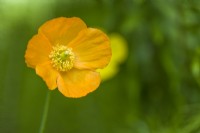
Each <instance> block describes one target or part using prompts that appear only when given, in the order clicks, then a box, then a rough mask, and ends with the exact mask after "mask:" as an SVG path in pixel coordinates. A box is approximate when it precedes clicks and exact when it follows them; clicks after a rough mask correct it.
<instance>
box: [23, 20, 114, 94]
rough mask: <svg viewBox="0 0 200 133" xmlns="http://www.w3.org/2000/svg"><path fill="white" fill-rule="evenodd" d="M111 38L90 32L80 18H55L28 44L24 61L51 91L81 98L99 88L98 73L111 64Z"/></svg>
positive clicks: (96, 31)
mask: <svg viewBox="0 0 200 133" xmlns="http://www.w3.org/2000/svg"><path fill="white" fill-rule="evenodd" d="M110 58H111V48H110V42H109V39H108V37H107V36H106V35H105V34H104V33H103V32H102V31H100V30H98V29H94V28H87V26H86V24H85V23H84V22H83V21H82V20H81V19H80V18H76V17H73V18H64V17H60V18H56V19H53V20H50V21H47V22H46V23H44V24H43V25H42V26H41V27H40V28H39V30H38V34H36V35H35V36H33V37H32V39H31V40H30V41H29V43H28V46H27V50H26V54H25V60H26V63H27V66H29V67H31V68H34V69H35V70H36V73H37V74H38V75H39V76H40V77H42V79H43V80H44V81H45V82H46V84H47V86H48V88H49V89H50V90H54V89H56V88H58V90H59V91H60V92H61V93H62V94H63V95H65V96H66V97H82V96H85V95H86V94H88V93H89V92H92V91H94V90H95V89H96V88H98V86H99V84H100V75H99V73H98V72H96V69H101V68H104V67H105V66H106V65H107V64H108V63H109V61H110Z"/></svg>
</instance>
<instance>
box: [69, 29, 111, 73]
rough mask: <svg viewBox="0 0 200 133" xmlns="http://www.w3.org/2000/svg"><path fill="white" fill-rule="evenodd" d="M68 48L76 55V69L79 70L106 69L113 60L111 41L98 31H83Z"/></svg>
mask: <svg viewBox="0 0 200 133" xmlns="http://www.w3.org/2000/svg"><path fill="white" fill-rule="evenodd" d="M68 47H71V48H72V49H73V52H74V53H75V56H76V58H75V61H74V67H76V68H78V69H97V68H104V67H105V66H106V65H107V64H108V63H109V61H110V58H111V48H110V42H109V39H108V37H107V36H106V35H105V34H104V33H103V32H102V31H100V30H98V29H93V28H88V29H85V30H82V31H81V32H80V33H79V34H78V36H77V37H76V38H75V39H74V40H73V41H72V42H70V43H69V45H68Z"/></svg>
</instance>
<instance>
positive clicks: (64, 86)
mask: <svg viewBox="0 0 200 133" xmlns="http://www.w3.org/2000/svg"><path fill="white" fill-rule="evenodd" d="M99 84H100V75H99V73H97V72H94V71H90V70H78V69H72V70H70V71H69V72H65V73H62V74H61V76H59V77H58V90H59V91H60V92H61V93H62V94H63V95H64V96H66V97H73V98H78V97H82V96H85V95H87V94H88V93H90V92H92V91H94V90H95V89H97V87H98V86H99Z"/></svg>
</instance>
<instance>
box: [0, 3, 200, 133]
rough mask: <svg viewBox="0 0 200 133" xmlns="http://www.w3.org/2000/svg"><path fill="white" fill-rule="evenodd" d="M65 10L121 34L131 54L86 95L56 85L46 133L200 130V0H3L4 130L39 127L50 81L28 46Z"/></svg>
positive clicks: (0, 123)
mask: <svg viewBox="0 0 200 133" xmlns="http://www.w3.org/2000/svg"><path fill="white" fill-rule="evenodd" d="M60 16H64V17H73V16H77V17H80V18H82V19H83V20H84V21H85V22H86V24H87V25H88V26H89V27H97V28H101V29H104V31H105V32H107V34H108V35H109V34H112V33H119V34H121V35H122V36H123V37H124V38H125V39H126V41H127V42H128V57H127V59H126V61H125V62H124V63H122V64H121V65H120V71H119V72H118V73H117V75H116V76H115V77H113V78H112V79H110V80H107V81H104V82H103V83H102V84H101V85H100V87H99V88H98V89H97V90H96V91H95V92H93V93H91V94H89V95H88V96H86V97H83V98H80V99H70V98H66V97H64V96H63V95H62V94H61V93H60V92H59V91H58V90H55V91H53V92H52V93H51V94H52V95H51V101H50V108H49V114H48V117H47V123H46V127H45V132H46V133H200V1H199V0H0V79H1V80H0V132H1V133H37V132H38V131H39V127H40V121H41V117H42V112H43V106H44V101H45V97H46V93H47V86H46V84H45V83H44V82H43V81H42V79H41V78H40V77H39V76H37V75H36V74H35V71H34V70H33V69H30V68H27V67H26V64H25V62H24V54H25V50H26V46H27V42H28V40H29V39H30V38H31V37H32V36H33V35H34V34H36V33H37V30H38V28H39V26H40V25H42V24H43V23H44V22H46V21H47V20H50V19H52V18H56V17H60ZM118 52H120V51H118ZM115 54H117V53H115Z"/></svg>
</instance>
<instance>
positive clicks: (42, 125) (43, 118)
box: [39, 90, 51, 133]
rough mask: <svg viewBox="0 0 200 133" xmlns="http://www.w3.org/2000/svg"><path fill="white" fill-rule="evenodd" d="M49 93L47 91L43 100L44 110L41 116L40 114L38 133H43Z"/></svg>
mask: <svg viewBox="0 0 200 133" xmlns="http://www.w3.org/2000/svg"><path fill="white" fill-rule="evenodd" d="M50 93H51V91H50V90H48V92H47V96H46V100H45V105H44V110H43V114H42V119H41V124H40V130H39V133H44V129H45V124H46V121H47V114H48V110H49V101H50Z"/></svg>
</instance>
